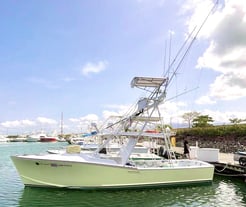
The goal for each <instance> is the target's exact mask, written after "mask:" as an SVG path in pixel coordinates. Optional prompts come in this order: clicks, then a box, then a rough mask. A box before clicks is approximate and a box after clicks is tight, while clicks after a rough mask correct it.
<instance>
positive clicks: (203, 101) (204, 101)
mask: <svg viewBox="0 0 246 207" xmlns="http://www.w3.org/2000/svg"><path fill="white" fill-rule="evenodd" d="M196 103H197V104H199V105H202V104H215V103H216V101H213V100H211V98H210V97H209V96H201V97H200V98H199V99H198V100H196Z"/></svg>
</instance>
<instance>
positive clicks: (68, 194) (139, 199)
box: [19, 178, 246, 207]
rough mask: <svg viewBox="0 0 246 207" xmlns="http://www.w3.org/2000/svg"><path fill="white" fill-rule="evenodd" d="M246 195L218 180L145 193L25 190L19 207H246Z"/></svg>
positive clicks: (241, 189)
mask: <svg viewBox="0 0 246 207" xmlns="http://www.w3.org/2000/svg"><path fill="white" fill-rule="evenodd" d="M235 182H236V184H235ZM245 195H246V190H245V184H244V183H243V182H241V181H240V182H237V181H233V182H232V181H230V180H228V179H226V181H225V180H223V179H221V178H215V180H214V182H213V184H211V185H205V186H204V185H203V186H193V187H192V186H183V187H172V188H171V187H169V188H160V189H145V190H111V191H81V190H67V189H45V188H30V187H25V188H24V189H23V193H22V196H21V198H20V200H19V206H20V207H26V206H32V207H42V206H45V207H46V206H49V207H58V206H59V207H63V206H64V207H65V206H73V207H77V206H88V207H94V206H100V207H103V206H114V207H120V206H124V207H127V206H134V207H138V206H139V207H140V206H141V207H148V206H150V207H155V206H158V207H161V206H216V207H217V206H246V205H245V203H246V202H245Z"/></svg>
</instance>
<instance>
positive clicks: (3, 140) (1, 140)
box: [0, 135, 9, 143]
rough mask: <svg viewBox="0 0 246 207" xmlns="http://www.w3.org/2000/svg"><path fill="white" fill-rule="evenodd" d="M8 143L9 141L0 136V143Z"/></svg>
mask: <svg viewBox="0 0 246 207" xmlns="http://www.w3.org/2000/svg"><path fill="white" fill-rule="evenodd" d="M8 141H9V139H8V138H7V137H5V136H4V135H0V143H5V142H8Z"/></svg>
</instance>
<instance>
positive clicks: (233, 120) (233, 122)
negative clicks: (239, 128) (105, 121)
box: [229, 118, 245, 125]
mask: <svg viewBox="0 0 246 207" xmlns="http://www.w3.org/2000/svg"><path fill="white" fill-rule="evenodd" d="M229 121H230V122H231V123H232V124H235V125H236V124H240V123H241V122H243V121H245V119H238V118H232V119H229Z"/></svg>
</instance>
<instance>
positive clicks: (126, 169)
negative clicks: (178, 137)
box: [11, 77, 214, 189]
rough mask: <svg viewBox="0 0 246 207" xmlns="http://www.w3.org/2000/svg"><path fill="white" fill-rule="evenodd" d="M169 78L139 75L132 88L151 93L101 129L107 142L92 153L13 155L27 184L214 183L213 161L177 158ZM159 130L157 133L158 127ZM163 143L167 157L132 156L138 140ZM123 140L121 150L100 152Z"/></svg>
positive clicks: (74, 150)
mask: <svg viewBox="0 0 246 207" xmlns="http://www.w3.org/2000/svg"><path fill="white" fill-rule="evenodd" d="M167 84H168V81H167V79H166V78H162V77H161V78H152V77H135V78H133V80H132V82H131V86H132V87H137V88H139V89H142V90H144V91H145V92H146V96H145V97H143V98H140V99H139V100H138V101H137V103H136V105H135V106H134V107H132V108H131V109H130V110H129V112H128V113H127V114H125V115H124V116H123V117H122V118H121V119H120V120H119V121H117V122H115V123H112V125H111V127H112V126H113V127H114V130H112V132H107V133H106V132H105V133H104V132H103V130H102V131H100V133H98V134H97V136H99V137H100V139H101V140H103V142H102V144H101V145H99V147H98V148H97V149H96V150H95V151H94V152H93V153H80V150H81V149H80V147H79V148H69V150H67V152H66V153H62V154H40V155H26V154H25V155H14V156H11V159H12V161H13V163H14V165H15V167H16V169H17V171H18V173H19V175H20V178H21V180H22V182H23V183H24V185H26V186H35V187H62V188H72V189H108V188H110V189H114V188H143V187H157V186H164V185H179V184H191V183H207V182H212V180H213V174H214V166H213V165H211V164H209V163H207V162H204V161H200V160H190V159H176V157H175V154H174V152H173V151H172V149H171V142H170V134H171V132H170V130H169V129H166V128H165V124H164V123H163V118H162V117H161V113H160V109H159V105H160V104H161V103H162V102H163V101H164V99H165V97H166V88H167ZM157 128H158V129H159V131H158V132H157V131H156V130H155V131H153V129H157ZM143 139H144V140H146V139H151V140H153V139H155V140H159V141H160V142H161V143H162V146H163V148H164V151H165V152H166V154H167V155H168V156H167V158H162V159H159V158H158V159H156V158H155V157H153V159H130V157H131V154H132V152H133V150H134V147H135V146H136V144H137V143H138V142H139V140H143ZM115 140H121V142H120V143H121V147H120V148H119V151H118V152H114V153H110V154H104V155H103V156H102V155H101V153H99V152H100V151H101V150H102V149H103V148H104V147H105V146H106V145H108V144H109V143H110V142H115Z"/></svg>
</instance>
